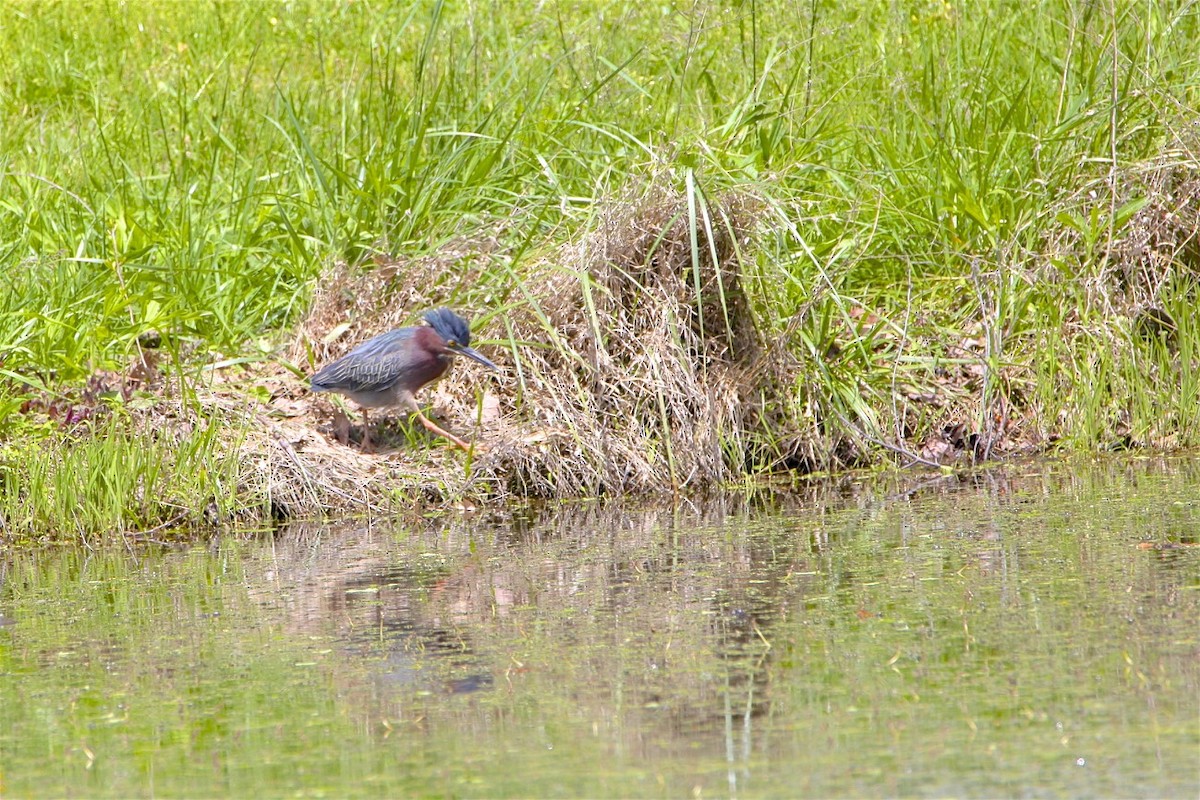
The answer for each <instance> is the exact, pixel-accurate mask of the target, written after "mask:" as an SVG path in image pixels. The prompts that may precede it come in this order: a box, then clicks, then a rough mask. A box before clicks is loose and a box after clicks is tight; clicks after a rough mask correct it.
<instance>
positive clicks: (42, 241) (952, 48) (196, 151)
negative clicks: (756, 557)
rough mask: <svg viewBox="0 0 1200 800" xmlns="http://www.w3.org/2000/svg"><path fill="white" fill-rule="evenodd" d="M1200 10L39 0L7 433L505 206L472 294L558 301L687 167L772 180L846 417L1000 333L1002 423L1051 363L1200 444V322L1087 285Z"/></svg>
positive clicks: (825, 366) (793, 289)
mask: <svg viewBox="0 0 1200 800" xmlns="http://www.w3.org/2000/svg"><path fill="white" fill-rule="evenodd" d="M1198 28H1200V15H1198V13H1197V11H1196V9H1195V8H1194V7H1193V6H1191V5H1189V4H1172V3H1159V4H1149V5H1147V4H1143V3H1133V2H1118V3H1116V4H1113V5H1112V6H1106V7H1104V8H1099V7H1097V6H1095V5H1094V4H1090V3H1082V2H1075V1H1074V0H1047V1H1046V2H1038V3H1027V4H1016V5H1013V4H1007V3H1000V2H985V3H983V4H979V3H975V4H971V5H970V7H965V6H963V5H962V4H957V3H951V2H944V1H943V0H931V1H930V2H919V3H916V4H905V5H887V4H883V5H881V4H878V3H869V2H862V3H849V4H838V5H836V7H831V6H829V5H828V4H823V3H811V4H805V3H801V4H799V5H796V4H772V3H741V4H721V3H698V4H694V5H691V6H688V7H686V8H685V7H674V6H662V5H657V4H647V3H632V2H609V3H604V4H600V5H598V6H597V7H595V8H588V9H586V10H585V9H581V8H576V7H573V6H570V5H568V4H561V5H560V4H555V3H550V4H544V6H539V7H538V9H537V10H535V9H534V8H533V7H529V8H526V7H524V6H519V5H513V6H511V7H502V8H497V7H493V6H479V5H470V4H468V5H461V6H460V5H457V4H448V5H444V4H442V3H436V2H435V3H413V4H399V5H392V6H377V5H374V4H369V3H341V4H333V3H323V2H295V3H288V4H278V5H262V4H242V3H231V4H222V3H218V4H213V5H190V4H189V5H184V6H179V5H173V4H159V3H150V2H130V3H126V4H122V5H119V6H111V5H103V4H81V3H63V4H43V3H32V2H30V3H14V4H9V5H6V6H5V7H4V8H3V9H0V53H3V55H0V67H3V68H2V69H0V128H2V129H3V130H4V132H5V134H4V137H3V140H2V141H0V269H2V270H3V271H4V274H5V277H6V280H7V287H8V288H9V291H7V292H5V293H3V294H0V432H2V433H3V435H4V436H6V437H8V438H9V440H10V441H12V442H16V443H24V442H37V441H41V442H43V444H42V445H38V446H39V447H41V446H45V447H50V448H56V447H65V448H66V449H68V450H70V449H72V448H75V447H95V446H98V445H92V444H82V443H81V442H74V441H72V442H63V441H60V440H53V436H54V434H52V433H51V432H50V431H51V428H52V427H53V426H47V425H45V424H43V421H42V420H40V419H35V418H34V416H33V415H30V414H29V413H28V409H27V405H26V403H25V401H26V400H27V399H28V398H30V397H31V396H41V395H42V394H43V393H49V394H50V395H51V396H55V395H58V394H61V393H63V392H69V391H70V390H72V389H73V388H75V387H78V386H79V385H81V384H82V383H83V382H85V381H86V380H88V378H89V376H91V375H93V374H94V373H95V372H96V371H98V370H114V371H120V370H122V369H125V368H126V367H127V365H128V363H129V360H130V358H131V357H133V356H134V355H136V354H137V353H138V351H139V347H140V345H139V341H142V340H143V337H147V336H155V337H161V338H162V342H163V345H162V347H163V349H164V351H165V352H166V353H167V354H168V356H169V358H170V360H171V361H172V362H173V363H174V367H173V369H175V370H176V371H177V372H178V373H179V374H180V375H184V376H186V375H188V374H190V373H191V372H194V371H195V370H197V369H199V368H200V367H201V366H202V365H204V364H205V363H208V362H211V361H214V360H218V359H220V358H223V357H229V356H238V355H242V354H245V353H246V352H247V351H253V352H254V353H255V354H256V356H257V355H258V354H260V353H261V352H262V350H263V348H264V347H265V348H267V349H268V350H269V348H270V345H271V342H273V341H277V340H279V339H281V338H283V337H284V336H285V335H286V331H287V330H288V327H289V325H290V324H292V323H293V322H295V320H296V319H297V317H298V315H299V313H300V312H301V311H302V310H303V309H304V308H305V307H306V305H307V303H308V298H309V295H310V292H311V290H312V287H313V285H314V282H318V281H320V280H321V276H322V274H324V273H325V272H326V271H327V270H328V268H329V267H330V265H331V264H333V263H334V262H337V261H348V262H350V263H358V262H364V261H366V260H367V259H369V258H370V257H372V256H373V255H375V254H384V255H395V254H419V253H423V252H436V251H438V250H439V248H442V247H444V246H445V245H446V243H447V242H450V241H454V240H458V239H463V238H465V239H466V240H468V241H470V240H471V238H472V237H473V236H474V235H476V234H478V233H480V232H483V231H486V232H487V234H486V235H487V236H488V237H492V236H494V237H495V238H496V239H497V244H498V248H499V249H500V250H501V251H507V252H510V253H512V254H513V256H514V257H513V259H512V261H511V262H509V263H506V264H503V265H501V264H499V263H498V265H497V267H496V268H495V269H494V270H493V271H491V272H489V273H487V274H485V275H484V276H483V277H482V280H481V282H480V283H479V285H477V286H476V287H474V288H473V289H472V290H471V293H470V296H469V297H464V298H456V299H457V300H460V301H461V302H463V303H466V304H468V305H483V303H484V298H495V297H497V296H501V297H506V298H512V300H511V302H517V303H519V302H524V300H523V299H522V297H521V294H520V291H519V290H514V289H513V284H514V281H516V282H518V283H519V281H520V270H521V266H522V263H523V259H527V258H532V257H533V256H534V255H535V254H537V253H539V252H545V251H547V250H549V249H550V248H552V247H554V246H555V245H556V244H558V243H561V242H563V241H566V240H568V239H572V238H574V237H577V236H578V235H580V233H581V232H582V231H586V230H587V229H588V226H590V225H593V224H595V221H596V219H597V214H596V213H595V204H596V203H599V202H604V201H605V200H606V199H608V198H611V197H613V196H614V195H615V194H617V193H619V192H620V190H621V189H622V187H625V186H627V185H629V184H630V183H632V182H635V181H638V180H641V179H643V178H644V177H646V176H648V175H661V174H662V173H663V171H664V169H665V170H666V172H667V173H668V174H669V175H671V176H672V177H673V179H674V180H676V181H677V182H678V184H679V186H680V188H684V184H685V183H686V182H688V181H695V183H696V185H699V186H701V187H703V190H704V192H705V193H706V194H707V195H708V196H715V195H716V194H718V193H719V192H721V191H723V190H727V189H729V190H736V191H738V192H740V193H741V194H743V195H746V196H753V197H755V198H757V199H758V200H759V201H761V203H762V207H763V209H764V212H763V214H762V218H761V225H760V230H759V238H758V241H757V242H756V244H755V246H754V250H753V252H752V253H750V254H749V255H750V260H752V261H753V262H754V263H753V267H752V268H750V269H748V274H747V275H746V276H745V278H744V284H745V286H746V288H747V290H748V291H749V293H750V295H751V298H750V299H751V302H752V304H753V306H754V312H755V315H756V318H757V319H758V321H759V323H760V327H761V328H762V329H763V330H764V331H765V332H766V334H767V336H768V337H785V338H786V339H787V341H788V344H789V346H790V348H791V349H792V350H793V352H794V353H796V354H797V355H798V356H799V358H800V359H801V361H802V363H803V365H804V379H803V380H802V381H801V382H800V384H799V385H798V386H796V387H795V397H794V405H795V407H796V408H797V409H800V410H801V411H802V412H803V413H805V414H809V415H811V416H813V417H814V418H815V421H814V423H813V424H814V426H815V427H816V428H819V429H820V430H821V431H823V432H824V433H825V434H827V435H830V436H831V437H832V438H837V435H843V436H849V437H850V438H852V439H854V440H855V441H857V442H859V443H860V445H861V447H862V449H863V450H865V451H871V450H872V449H873V448H875V446H876V445H875V444H873V443H877V442H879V441H892V440H894V439H896V438H897V431H898V430H900V429H902V428H903V429H905V433H904V436H905V438H910V439H913V440H920V438H921V436H922V434H923V428H922V426H928V427H929V429H930V430H933V429H935V428H936V427H937V426H938V425H940V424H942V423H943V422H944V420H942V419H938V418H936V416H929V415H924V416H921V415H918V416H919V417H920V419H919V420H918V421H917V422H916V423H913V422H912V421H911V420H909V422H907V423H903V424H902V422H901V421H900V420H899V419H898V417H897V411H898V409H899V408H900V405H901V403H900V401H898V400H897V387H898V386H899V385H901V384H904V383H906V382H913V381H918V382H919V381H922V380H925V381H927V380H929V376H931V375H933V374H934V373H935V372H936V370H937V369H938V368H939V367H938V365H940V364H944V363H946V362H949V361H953V360H954V359H956V358H962V357H963V355H962V353H956V352H954V347H955V346H957V345H958V344H959V343H960V342H961V341H962V340H963V339H964V338H966V337H968V336H969V337H975V338H980V339H981V340H983V341H986V342H987V343H988V345H989V349H987V351H986V352H985V353H983V354H982V355H976V356H972V357H977V358H978V360H979V361H980V362H981V364H982V367H983V374H984V378H983V389H982V390H981V400H980V403H979V407H978V415H977V418H976V420H975V424H976V426H977V427H980V428H985V427H986V426H987V424H989V422H988V420H989V419H991V418H993V417H994V415H995V413H996V410H997V408H999V406H1000V405H1001V404H1002V401H1003V402H1009V401H1013V400H1015V399H1016V398H1015V397H1014V396H1013V395H1012V392H1013V387H1014V385H1015V383H1019V384H1021V385H1022V387H1023V388H1022V396H1023V397H1024V398H1025V400H1027V401H1029V402H1031V403H1032V406H1031V407H1032V408H1033V409H1034V410H1035V412H1036V413H1037V414H1040V415H1041V416H1040V417H1039V419H1038V421H1037V425H1038V426H1039V427H1040V428H1042V429H1044V430H1045V431H1046V432H1047V433H1048V434H1049V433H1051V432H1052V433H1053V435H1054V436H1055V437H1058V438H1061V439H1063V440H1064V441H1068V442H1075V443H1078V444H1080V445H1083V446H1088V447H1091V446H1096V445H1097V444H1102V443H1105V442H1110V441H1112V440H1113V439H1114V438H1120V437H1114V435H1113V430H1114V428H1113V426H1114V425H1115V424H1117V423H1115V422H1114V420H1117V419H1118V418H1119V417H1121V415H1122V414H1124V415H1126V416H1127V417H1128V420H1127V421H1126V422H1122V423H1120V424H1121V425H1127V426H1128V428H1129V434H1128V436H1127V437H1126V438H1127V439H1128V440H1129V441H1131V442H1134V443H1154V442H1162V441H1168V440H1169V441H1170V442H1171V443H1172V444H1174V445H1187V444H1195V443H1196V441H1197V431H1198V430H1200V428H1198V422H1200V419H1198V418H1197V415H1198V414H1200V407H1198V406H1197V404H1196V403H1194V402H1191V400H1192V399H1194V397H1195V395H1196V378H1195V368H1194V365H1193V364H1192V358H1191V356H1192V355H1193V354H1194V353H1195V344H1194V342H1192V341H1191V339H1190V338H1189V336H1193V335H1194V330H1193V328H1194V326H1185V329H1181V330H1180V331H1179V333H1178V335H1177V337H1176V340H1175V341H1174V343H1173V344H1172V345H1171V348H1170V349H1168V350H1163V349H1162V348H1159V349H1158V350H1155V349H1154V348H1153V347H1151V346H1150V345H1147V344H1145V343H1144V342H1142V341H1141V340H1140V339H1138V338H1137V337H1136V336H1135V335H1133V334H1132V333H1131V332H1130V327H1129V322H1128V320H1120V319H1115V318H1114V315H1112V314H1111V313H1107V312H1105V311H1104V310H1103V309H1100V308H1097V307H1095V304H1094V292H1093V293H1089V292H1086V291H1084V290H1083V289H1082V288H1081V285H1083V284H1088V283H1095V282H1096V280H1097V278H1098V276H1100V275H1101V274H1102V273H1103V272H1104V270H1105V269H1106V268H1107V263H1106V259H1107V252H1108V248H1109V246H1110V245H1111V244H1112V242H1113V241H1114V238H1119V236H1120V232H1121V230H1122V227H1123V226H1124V225H1126V224H1127V223H1128V222H1129V220H1130V218H1131V216H1132V214H1133V213H1135V212H1136V211H1137V209H1138V208H1140V207H1141V206H1140V205H1139V202H1140V201H1139V198H1137V197H1132V198H1130V197H1127V196H1125V194H1123V193H1122V191H1121V187H1120V186H1119V185H1118V184H1119V183H1121V177H1120V176H1121V174H1122V172H1121V171H1122V170H1123V169H1126V168H1128V167H1130V166H1131V165H1133V164H1135V163H1137V162H1139V160H1142V159H1147V158H1149V157H1151V156H1152V155H1153V154H1155V153H1156V152H1157V151H1158V150H1159V149H1160V148H1162V147H1163V146H1164V145H1165V144H1166V143H1169V142H1172V141H1174V140H1175V139H1176V138H1178V137H1179V136H1180V135H1181V134H1182V131H1183V128H1184V126H1185V125H1186V124H1187V123H1189V122H1190V121H1191V119H1192V118H1193V117H1194V115H1195V112H1194V108H1195V107H1196V102H1197V99H1198V98H1197V88H1198V86H1200V81H1198V76H1200V70H1198V68H1197V67H1198V63H1197V56H1196V52H1195V48H1194V47H1193V46H1192V43H1193V42H1194V41H1196V40H1197V39H1198V38H1200V30H1198ZM1089 185H1090V186H1093V187H1095V189H1094V191H1093V193H1092V195H1085V194H1084V193H1083V192H1081V191H1079V190H1080V188H1081V187H1084V186H1089ZM690 187H691V184H689V188H690ZM696 218H697V217H693V219H696ZM1063 229H1068V230H1071V231H1074V234H1073V235H1075V236H1076V239H1074V240H1073V241H1076V242H1077V243H1078V246H1077V252H1074V253H1073V258H1071V259H1070V260H1069V261H1065V262H1054V263H1056V268H1055V270H1048V269H1047V262H1048V258H1047V255H1046V248H1047V242H1049V241H1051V240H1053V239H1054V237H1055V236H1056V235H1057V232H1058V231H1061V230H1063ZM1194 283H1195V280H1194V273H1191V274H1188V273H1187V272H1186V270H1185V271H1184V275H1183V277H1182V278H1181V279H1180V280H1179V281H1176V282H1174V283H1172V284H1170V285H1169V286H1167V287H1166V288H1165V289H1164V291H1163V293H1162V295H1161V296H1159V297H1157V298H1155V301H1156V302H1157V303H1159V304H1160V305H1161V306H1163V307H1177V308H1180V309H1185V308H1186V307H1188V304H1189V303H1190V299H1189V298H1190V297H1191V293H1192V292H1193V291H1194ZM1118 316H1119V315H1118ZM1188 316H1189V315H1187V314H1186V313H1184V314H1183V315H1182V316H1180V315H1178V314H1177V315H1175V317H1174V318H1175V319H1176V320H1180V319H1182V318H1186V317H1188ZM860 317H864V318H866V319H868V320H870V322H868V323H867V324H860V323H859V322H857V321H856V320H859V319H860ZM1122 326H1124V327H1122ZM835 345H836V346H835ZM1148 364H1153V365H1155V366H1154V368H1153V369H1149V368H1148V367H1147V365H1148ZM1171 370H1173V373H1171V374H1173V375H1175V376H1177V377H1178V380H1174V379H1172V380H1168V379H1167V375H1168V372H1170V371H1171ZM1098 375H1100V376H1104V379H1103V380H1101V381H1100V382H1099V384H1097V380H1096V379H1097V376H1098ZM1014 381H1015V383H1014ZM1025 384H1029V385H1028V386H1025ZM1030 398H1038V400H1037V401H1036V402H1034V401H1032V400H1030ZM922 414H924V412H922ZM922 420H923V421H922ZM835 434H836V435H835ZM46 437H51V438H50V439H47V438H46ZM666 444H667V445H668V446H669V442H666ZM16 446H18V447H21V448H23V447H24V445H23V444H18V445H16ZM737 446H742V445H741V443H731V444H730V447H737ZM65 457H74V456H65ZM666 457H667V458H668V460H673V454H671V453H670V452H667V453H666ZM126 468H128V469H130V470H141V469H149V468H150V467H149V466H146V465H143V466H141V467H136V468H135V467H132V466H129V467H126ZM14 469H21V467H14ZM46 479H47V480H50V478H49V477H47V478H46ZM89 491H90V490H82V493H81V494H80V495H79V497H80V498H81V501H82V502H85V503H86V502H88V501H87V499H86V498H87V497H89V496H90V495H89V494H88V492H89ZM107 502H108V501H102V503H107ZM34 513H36V512H34ZM114 513H116V512H115V511H112V510H111V509H110V511H107V512H104V513H103V514H101V516H100V517H98V518H97V519H95V520H90V521H89V523H88V524H94V523H98V522H99V520H100V519H101V518H103V519H111V518H112V516H113V514H114ZM118 516H119V514H118ZM84 527H86V525H85V526H84Z"/></svg>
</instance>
